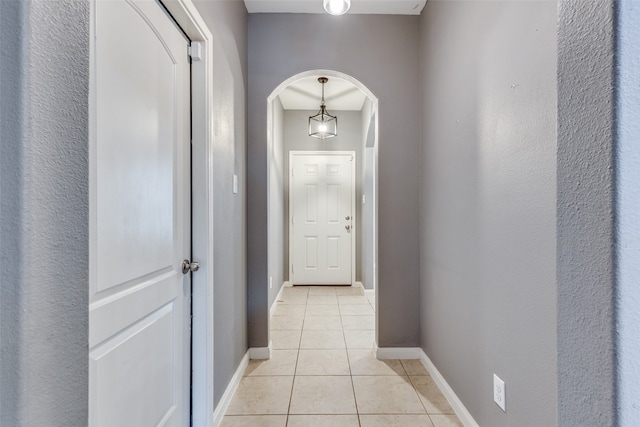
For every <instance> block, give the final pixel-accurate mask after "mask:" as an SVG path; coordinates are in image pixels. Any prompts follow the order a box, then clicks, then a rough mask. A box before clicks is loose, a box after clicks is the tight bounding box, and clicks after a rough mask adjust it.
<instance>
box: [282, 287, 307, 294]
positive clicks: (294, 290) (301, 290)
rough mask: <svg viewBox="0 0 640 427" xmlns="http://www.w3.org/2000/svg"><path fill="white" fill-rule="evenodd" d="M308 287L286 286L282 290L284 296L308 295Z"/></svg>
mask: <svg viewBox="0 0 640 427" xmlns="http://www.w3.org/2000/svg"><path fill="white" fill-rule="evenodd" d="M308 294H309V287H308V286H286V287H285V288H284V289H283V290H282V295H308Z"/></svg>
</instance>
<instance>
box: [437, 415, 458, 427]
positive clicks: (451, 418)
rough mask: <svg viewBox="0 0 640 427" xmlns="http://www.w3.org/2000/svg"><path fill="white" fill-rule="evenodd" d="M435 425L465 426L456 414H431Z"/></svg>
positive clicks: (439, 426) (438, 426) (444, 426)
mask: <svg viewBox="0 0 640 427" xmlns="http://www.w3.org/2000/svg"><path fill="white" fill-rule="evenodd" d="M430 417H431V421H433V425H434V426H435V427H464V424H462V422H461V421H460V419H458V417H457V416H455V415H430Z"/></svg>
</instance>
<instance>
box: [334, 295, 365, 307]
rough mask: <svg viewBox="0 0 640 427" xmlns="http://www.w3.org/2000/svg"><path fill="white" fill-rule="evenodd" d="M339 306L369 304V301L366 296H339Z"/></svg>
mask: <svg viewBox="0 0 640 427" xmlns="http://www.w3.org/2000/svg"><path fill="white" fill-rule="evenodd" d="M338 303H339V304H347V305H353V304H369V300H368V299H367V298H366V297H364V296H359V295H339V296H338Z"/></svg>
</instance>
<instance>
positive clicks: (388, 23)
mask: <svg viewBox="0 0 640 427" xmlns="http://www.w3.org/2000/svg"><path fill="white" fill-rule="evenodd" d="M418 23H419V19H418V17H416V16H373V15H345V16H342V17H340V19H335V17H332V16H326V15H296V14H286V15H285V14H253V15H250V16H249V87H250V88H251V91H250V93H249V130H248V132H249V133H248V136H249V139H248V186H249V187H248V192H249V193H248V203H249V205H248V211H249V212H248V215H249V218H248V236H249V241H248V283H247V286H248V292H249V302H248V309H249V343H250V346H251V347H264V346H266V345H267V336H268V333H267V332H268V331H267V325H268V322H267V321H268V312H267V307H268V293H267V280H268V277H267V235H266V230H267V223H266V218H267V215H266V211H267V201H266V198H267V186H266V177H267V135H266V131H267V124H266V118H267V114H266V109H267V101H266V100H267V97H268V96H269V95H270V94H271V92H272V91H273V90H274V89H275V88H276V87H277V86H278V85H279V84H280V83H282V82H283V81H284V80H286V79H288V78H289V77H291V76H293V75H295V74H298V73H301V72H303V71H308V70H313V69H333V70H336V71H340V72H343V73H346V74H349V75H351V76H353V77H355V78H356V79H358V80H359V81H360V82H362V83H363V84H364V85H366V86H367V88H369V90H371V91H372V92H373V93H374V94H375V96H376V97H377V98H378V99H379V100H380V104H379V111H380V117H379V119H380V121H379V123H380V127H379V129H380V135H379V140H380V157H379V166H380V167H379V182H380V188H379V193H380V199H379V201H378V202H379V205H378V206H379V212H380V213H379V245H380V252H379V265H378V271H379V287H378V319H379V328H378V344H379V345H380V346H382V347H393V346H400V347H406V346H416V345H418V342H419V323H420V318H419V312H418V294H419V286H418V280H419V267H418V266H419V256H418V251H419V242H418V234H417V233H416V230H418V225H419V224H418V199H417V197H416V194H418V175H419V174H418V169H419V161H418V154H419V149H418V147H419V144H418V143H419V129H420V121H419V93H418V90H417V88H418V87H419V78H418V77H419V65H420V64H419V27H418ZM319 35H321V36H319Z"/></svg>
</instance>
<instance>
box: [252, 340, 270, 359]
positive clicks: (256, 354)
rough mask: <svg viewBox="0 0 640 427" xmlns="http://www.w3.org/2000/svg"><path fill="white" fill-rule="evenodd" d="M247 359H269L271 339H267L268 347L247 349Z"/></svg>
mask: <svg viewBox="0 0 640 427" xmlns="http://www.w3.org/2000/svg"><path fill="white" fill-rule="evenodd" d="M249 359H251V360H267V359H271V341H269V347H251V348H250V349H249Z"/></svg>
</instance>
